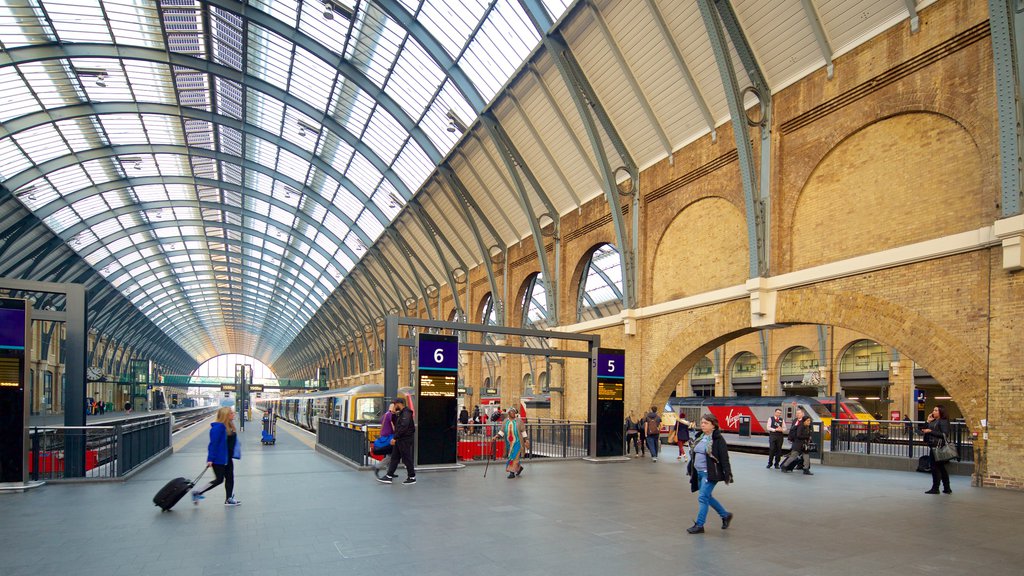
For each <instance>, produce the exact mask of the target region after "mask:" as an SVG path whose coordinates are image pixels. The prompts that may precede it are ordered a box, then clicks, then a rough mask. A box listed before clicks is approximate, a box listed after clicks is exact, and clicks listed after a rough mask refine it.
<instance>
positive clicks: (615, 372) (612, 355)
mask: <svg viewBox="0 0 1024 576" xmlns="http://www.w3.org/2000/svg"><path fill="white" fill-rule="evenodd" d="M625 376H626V351H625V350H616V349H613V348H598V350H597V377H598V378H616V379H622V378H625Z"/></svg>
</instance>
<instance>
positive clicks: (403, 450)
mask: <svg viewBox="0 0 1024 576" xmlns="http://www.w3.org/2000/svg"><path fill="white" fill-rule="evenodd" d="M395 409H396V410H398V413H397V414H396V415H395V417H394V423H395V437H394V438H392V439H391V444H392V445H393V446H394V447H395V451H394V453H392V454H391V465H390V466H388V473H387V474H385V475H384V477H383V478H377V482H383V483H384V484H391V481H392V480H394V479H395V472H396V471H397V470H398V461H399V459H401V461H402V464H405V472H406V475H407V476H408V478H406V479H405V482H402V484H415V483H416V468H415V467H414V466H413V463H412V456H413V438H414V437H415V434H416V423H415V422H413V419H412V410H409V407H408V406H406V405H405V398H395Z"/></svg>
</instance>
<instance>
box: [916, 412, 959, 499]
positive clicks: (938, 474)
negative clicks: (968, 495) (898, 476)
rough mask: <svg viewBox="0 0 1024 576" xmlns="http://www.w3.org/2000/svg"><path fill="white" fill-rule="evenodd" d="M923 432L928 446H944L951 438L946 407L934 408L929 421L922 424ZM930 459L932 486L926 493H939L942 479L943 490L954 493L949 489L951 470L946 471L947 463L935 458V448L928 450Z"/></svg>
mask: <svg viewBox="0 0 1024 576" xmlns="http://www.w3.org/2000/svg"><path fill="white" fill-rule="evenodd" d="M921 433H922V434H924V441H925V442H927V443H928V446H930V447H932V448H935V447H937V446H942V444H943V442H945V441H946V439H948V438H949V418H947V417H946V407H945V406H942V405H939V406H936V407H935V408H932V413H931V414H929V415H928V421H927V422H925V423H924V424H922V425H921ZM928 461H929V462H930V463H931V465H932V487H931V489H929V490H928V491H927V492H925V494H938V493H939V480H941V481H942V491H943V492H944V493H946V494H952V493H953V491H952V490H950V489H949V472H946V463H945V462H939V461H937V460H935V450H929V451H928Z"/></svg>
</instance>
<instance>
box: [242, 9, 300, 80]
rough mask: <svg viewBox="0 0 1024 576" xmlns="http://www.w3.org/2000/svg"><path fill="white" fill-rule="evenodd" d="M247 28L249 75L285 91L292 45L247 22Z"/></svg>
mask: <svg viewBox="0 0 1024 576" xmlns="http://www.w3.org/2000/svg"><path fill="white" fill-rule="evenodd" d="M248 28H249V58H248V72H249V74H252V75H253V76H255V77H257V78H260V79H262V80H266V81H267V82H270V83H271V84H273V85H274V86H277V87H278V88H280V89H282V90H287V89H288V70H289V64H291V55H292V47H293V44H292V43H291V42H289V41H288V40H285V39H284V38H282V37H280V36H278V35H277V34H274V33H273V32H271V31H270V30H267V29H266V28H263V27H262V26H259V25H257V24H254V23H252V22H249V25H248Z"/></svg>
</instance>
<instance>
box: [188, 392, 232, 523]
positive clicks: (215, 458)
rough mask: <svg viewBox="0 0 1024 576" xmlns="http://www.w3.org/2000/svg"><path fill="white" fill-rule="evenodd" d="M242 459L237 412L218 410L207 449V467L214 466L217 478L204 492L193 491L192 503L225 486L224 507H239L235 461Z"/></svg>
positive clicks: (225, 408)
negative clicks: (215, 488)
mask: <svg viewBox="0 0 1024 576" xmlns="http://www.w3.org/2000/svg"><path fill="white" fill-rule="evenodd" d="M241 458H242V445H241V443H240V442H238V434H236V431H235V412H234V410H232V409H231V408H230V407H222V408H221V409H220V410H217V419H216V420H215V421H214V422H213V423H212V424H210V445H209V447H208V448H207V449H206V466H207V467H210V466H213V473H214V474H215V475H216V477H215V478H214V479H213V480H212V481H211V482H210V483H209V484H207V485H206V486H205V487H204V488H203V489H202V490H193V491H192V503H193V504H199V501H200V500H202V499H204V498H206V497H205V496H203V494H204V493H205V492H209V491H210V489H211V488H213V487H215V486H217V485H219V484H221V483H223V484H224V494H225V498H224V505H225V506H238V505H239V504H241V503H242V502H241V501H240V500H238V499H237V498H235V468H234V465H233V464H232V461H233V460H238V459H241Z"/></svg>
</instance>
